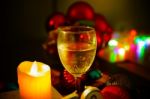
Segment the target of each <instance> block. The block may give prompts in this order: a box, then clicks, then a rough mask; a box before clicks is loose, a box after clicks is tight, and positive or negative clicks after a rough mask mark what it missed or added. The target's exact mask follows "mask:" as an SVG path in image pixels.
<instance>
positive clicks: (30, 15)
mask: <svg viewBox="0 0 150 99" xmlns="http://www.w3.org/2000/svg"><path fill="white" fill-rule="evenodd" d="M75 1H79V0H12V1H7V0H5V1H1V3H0V4H1V7H2V8H1V19H0V20H1V32H0V40H1V41H0V49H1V50H0V53H1V54H0V57H1V59H0V60H1V62H0V82H17V66H18V65H19V63H20V62H22V61H25V60H29V61H33V60H36V61H42V62H44V63H47V64H49V65H53V63H52V59H50V58H49V57H48V56H47V54H46V53H45V52H44V50H43V48H42V46H41V45H42V43H43V42H44V41H45V40H46V39H47V34H48V33H47V32H46V28H45V22H46V19H47V18H48V16H49V15H51V14H52V13H53V12H55V11H61V12H63V13H66V10H67V8H68V6H69V5H71V4H72V3H73V2H75ZM83 1H87V2H89V3H90V4H91V5H92V7H93V8H94V9H95V12H97V13H101V14H103V15H104V16H105V17H106V19H107V20H108V22H109V23H110V24H111V26H112V27H113V28H114V29H115V30H116V31H120V30H122V29H124V30H125V29H130V28H136V29H137V30H138V31H146V32H145V33H147V34H149V33H150V25H149V23H150V19H149V18H150V14H149V12H150V10H149V6H150V3H148V0H111V1H110V0H83ZM52 67H53V66H52Z"/></svg>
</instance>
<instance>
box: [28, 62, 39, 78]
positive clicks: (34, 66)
mask: <svg viewBox="0 0 150 99" xmlns="http://www.w3.org/2000/svg"><path fill="white" fill-rule="evenodd" d="M30 75H33V76H37V75H38V67H37V63H36V61H34V62H33V64H32V66H31V70H30Z"/></svg>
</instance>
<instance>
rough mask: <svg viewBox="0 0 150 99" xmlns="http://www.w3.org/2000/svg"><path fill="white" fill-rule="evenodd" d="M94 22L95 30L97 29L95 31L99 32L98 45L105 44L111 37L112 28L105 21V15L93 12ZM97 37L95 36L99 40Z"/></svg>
mask: <svg viewBox="0 0 150 99" xmlns="http://www.w3.org/2000/svg"><path fill="white" fill-rule="evenodd" d="M94 23H95V25H94V27H95V30H96V31H97V33H99V35H100V37H99V38H101V43H99V42H100V41H98V47H99V46H101V45H102V44H103V45H106V44H107V43H108V41H109V40H110V39H111V37H112V32H113V30H112V28H111V27H110V26H109V24H108V23H107V21H106V19H105V17H104V16H102V15H100V14H95V18H94ZM97 35H98V34H97ZM99 38H97V40H99Z"/></svg>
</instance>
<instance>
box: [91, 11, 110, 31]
mask: <svg viewBox="0 0 150 99" xmlns="http://www.w3.org/2000/svg"><path fill="white" fill-rule="evenodd" d="M94 22H95V26H94V27H95V29H96V30H97V31H99V32H105V31H106V29H107V27H108V24H107V21H106V19H105V17H104V16H102V15H100V14H95V17H94Z"/></svg>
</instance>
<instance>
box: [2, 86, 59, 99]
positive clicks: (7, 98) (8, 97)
mask: <svg viewBox="0 0 150 99" xmlns="http://www.w3.org/2000/svg"><path fill="white" fill-rule="evenodd" d="M0 99H20V96H19V91H18V90H14V91H8V92H3V93H0ZM52 99H62V95H61V94H60V93H59V92H58V91H57V90H56V89H55V88H54V87H52Z"/></svg>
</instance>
